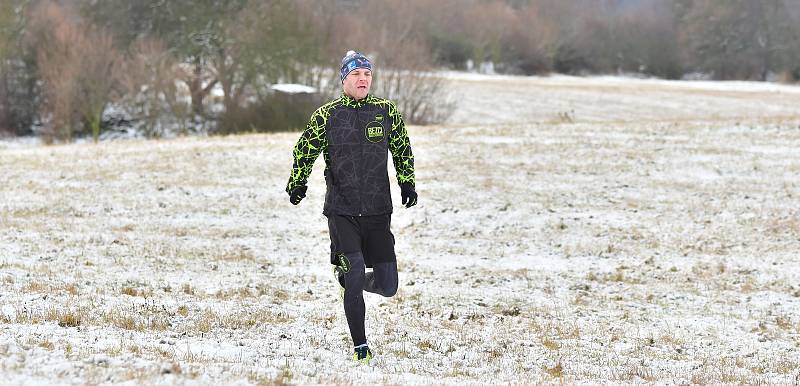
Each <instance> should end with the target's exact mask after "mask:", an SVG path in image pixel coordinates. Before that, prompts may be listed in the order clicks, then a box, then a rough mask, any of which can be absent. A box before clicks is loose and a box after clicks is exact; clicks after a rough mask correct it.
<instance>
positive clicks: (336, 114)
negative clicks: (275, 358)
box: [286, 51, 417, 364]
mask: <svg viewBox="0 0 800 386" xmlns="http://www.w3.org/2000/svg"><path fill="white" fill-rule="evenodd" d="M339 75H340V78H341V81H342V89H343V93H342V95H341V96H339V97H338V98H336V99H334V100H332V101H330V102H328V103H326V104H324V105H323V106H322V107H320V108H319V109H317V110H316V111H315V112H314V114H312V115H311V119H310V120H309V122H308V125H307V126H306V129H305V131H303V134H302V135H301V136H300V140H299V141H297V145H296V146H295V147H294V165H293V166H292V174H291V176H290V177H289V183H288V185H287V186H286V192H287V193H289V200H290V202H291V203H292V204H294V205H297V204H298V203H300V201H301V200H302V199H303V198H304V197H305V196H306V190H307V186H306V183H307V180H308V176H309V175H310V174H311V168H312V167H313V165H314V161H315V160H316V159H317V157H318V156H319V154H320V153H322V154H323V157H324V159H325V184H326V186H327V192H326V194H325V207H324V209H323V214H324V215H325V216H326V217H327V218H328V230H329V231H330V237H331V264H333V265H334V273H335V274H336V277H337V280H338V281H339V284H340V285H341V286H342V287H343V288H344V311H345V316H346V317H347V324H348V326H349V328H350V336H351V337H352V338H353V346H354V353H353V359H354V360H355V361H358V362H361V363H365V364H369V361H370V360H371V359H372V352H371V351H370V349H369V346H368V345H367V338H366V332H365V329H364V315H365V306H364V297H363V291H367V292H372V293H376V294H379V295H383V296H386V297H391V296H394V294H395V293H396V292H397V260H396V258H395V253H394V235H392V232H391V230H390V223H391V215H392V198H391V194H390V191H389V175H388V171H387V158H388V157H387V154H388V153H389V152H391V153H392V161H393V162H394V167H395V170H396V171H397V182H398V183H399V184H400V191H401V197H402V203H403V204H404V205H405V206H406V208H410V207H412V206H414V205H416V203H417V193H416V192H415V189H414V156H413V154H412V153H411V143H410V142H409V140H408V133H407V132H406V128H405V125H404V124H403V118H402V117H401V115H400V112H399V111H397V106H396V105H395V104H394V103H393V102H392V101H389V100H387V99H382V98H377V97H375V96H372V95H369V89H370V86H371V85H372V64H371V63H370V61H369V59H367V57H365V56H364V55H362V54H360V53H358V52H355V51H348V52H347V54H346V55H345V57H344V58H343V59H342V64H341V68H340V73H339ZM365 267H366V268H372V272H366V269H365Z"/></svg>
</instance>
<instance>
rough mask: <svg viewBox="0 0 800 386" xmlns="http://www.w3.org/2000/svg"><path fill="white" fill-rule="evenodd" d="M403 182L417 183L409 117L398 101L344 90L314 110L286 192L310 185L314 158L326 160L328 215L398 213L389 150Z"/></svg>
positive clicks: (299, 146)
mask: <svg viewBox="0 0 800 386" xmlns="http://www.w3.org/2000/svg"><path fill="white" fill-rule="evenodd" d="M389 152H391V153H392V160H393V161H394V167H395V170H396V171H397V182H398V183H399V184H406V183H407V184H411V185H412V186H413V185H414V155H413V154H412V153H411V143H410V142H409V140H408V132H407V131H406V127H405V124H404V123H403V117H402V116H401V115H400V112H399V111H397V106H396V105H395V104H394V102H392V101H390V100H388V99H383V98H377V97H374V96H372V95H367V97H366V98H364V99H362V100H360V101H356V100H355V99H353V98H350V97H349V96H347V95H345V94H342V95H341V96H340V97H339V98H336V99H334V100H332V101H330V102H328V103H326V104H324V105H323V106H322V107H320V108H319V109H317V111H315V112H314V114H312V115H311V119H309V122H308V125H307V126H306V129H305V131H303V134H302V135H301V136H300V140H299V141H297V145H296V146H295V147H294V165H293V166H292V175H291V176H290V177H289V183H288V184H287V185H286V192H291V191H292V190H293V189H294V188H297V187H300V186H305V185H306V183H307V181H308V176H309V175H310V174H311V168H312V167H313V166H314V161H315V160H316V159H317V157H318V156H319V154H320V153H322V154H323V157H324V159H325V183H326V185H327V188H328V191H327V193H326V195H325V208H324V209H323V213H324V214H325V215H326V216H327V215H331V214H335V215H345V216H370V215H377V214H386V213H391V212H392V197H391V194H390V191H389V174H388V171H387V161H388V157H387V155H388V153H389Z"/></svg>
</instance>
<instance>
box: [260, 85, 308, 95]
mask: <svg viewBox="0 0 800 386" xmlns="http://www.w3.org/2000/svg"><path fill="white" fill-rule="evenodd" d="M270 88H271V89H273V90H275V91H280V92H284V93H287V94H313V93H315V92H317V89H315V88H314V87H310V86H306V85H302V84H294V83H279V84H273V85H272V86H271V87H270Z"/></svg>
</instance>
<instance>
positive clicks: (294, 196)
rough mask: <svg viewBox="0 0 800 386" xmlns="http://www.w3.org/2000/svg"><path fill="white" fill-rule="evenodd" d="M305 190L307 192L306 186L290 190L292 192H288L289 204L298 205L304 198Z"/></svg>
mask: <svg viewBox="0 0 800 386" xmlns="http://www.w3.org/2000/svg"><path fill="white" fill-rule="evenodd" d="M306 190H308V186H298V187H296V188H294V189H292V191H291V192H289V202H291V203H292V205H297V204H299V203H300V201H302V200H303V199H304V198H305V197H306Z"/></svg>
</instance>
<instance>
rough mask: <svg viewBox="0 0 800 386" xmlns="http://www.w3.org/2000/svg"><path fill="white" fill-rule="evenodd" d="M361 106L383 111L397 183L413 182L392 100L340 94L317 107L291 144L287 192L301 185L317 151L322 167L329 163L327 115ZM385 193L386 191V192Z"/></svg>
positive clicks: (408, 151)
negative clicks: (323, 164)
mask: <svg viewBox="0 0 800 386" xmlns="http://www.w3.org/2000/svg"><path fill="white" fill-rule="evenodd" d="M362 107H367V108H373V109H374V108H376V107H377V108H379V109H381V110H385V111H386V112H387V115H388V121H389V123H390V124H391V128H390V129H389V130H388V131H389V133H388V138H387V140H388V141H387V142H388V148H389V152H390V153H391V154H392V162H393V164H394V167H395V171H396V173H397V182H398V183H401V184H402V183H409V184H412V185H414V183H415V178H414V155H413V153H412V151H411V143H410V141H409V138H408V131H407V130H406V127H405V124H404V122H403V117H402V115H401V114H400V112H399V111H398V109H397V105H395V103H394V102H392V101H390V100H388V99H383V98H378V97H374V96H372V95H368V96H367V97H366V98H364V99H362V100H360V101H356V100H354V99H352V98H350V97H348V96H346V95H344V94H342V95H341V96H340V97H339V98H337V99H334V100H332V101H330V102H328V103H326V104H324V105H323V106H321V107H320V108H318V109H317V110H316V111H315V112H314V113H313V114H312V115H311V118H310V119H309V121H308V124H307V125H306V128H305V130H304V131H303V133H302V135H301V136H300V139H299V140H298V141H297V144H296V145H295V147H294V151H293V155H294V163H293V165H292V172H291V175H290V177H289V182H288V183H287V185H286V191H287V192H291V191H292V190H293V189H295V188H297V187H299V186H305V185H306V184H307V182H308V177H309V176H310V175H311V169H312V167H313V165H314V161H316V159H317V157H319V154H320V153H322V154H323V157H324V159H325V167H326V170H327V169H329V168H330V166H331V163H330V162H331V159H330V154H329V152H328V135H327V130H328V129H329V125H330V118H331V115H332V114H333V113H334V112H335V111H337V109H347V108H351V109H359V108H362ZM387 194H388V192H387Z"/></svg>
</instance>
